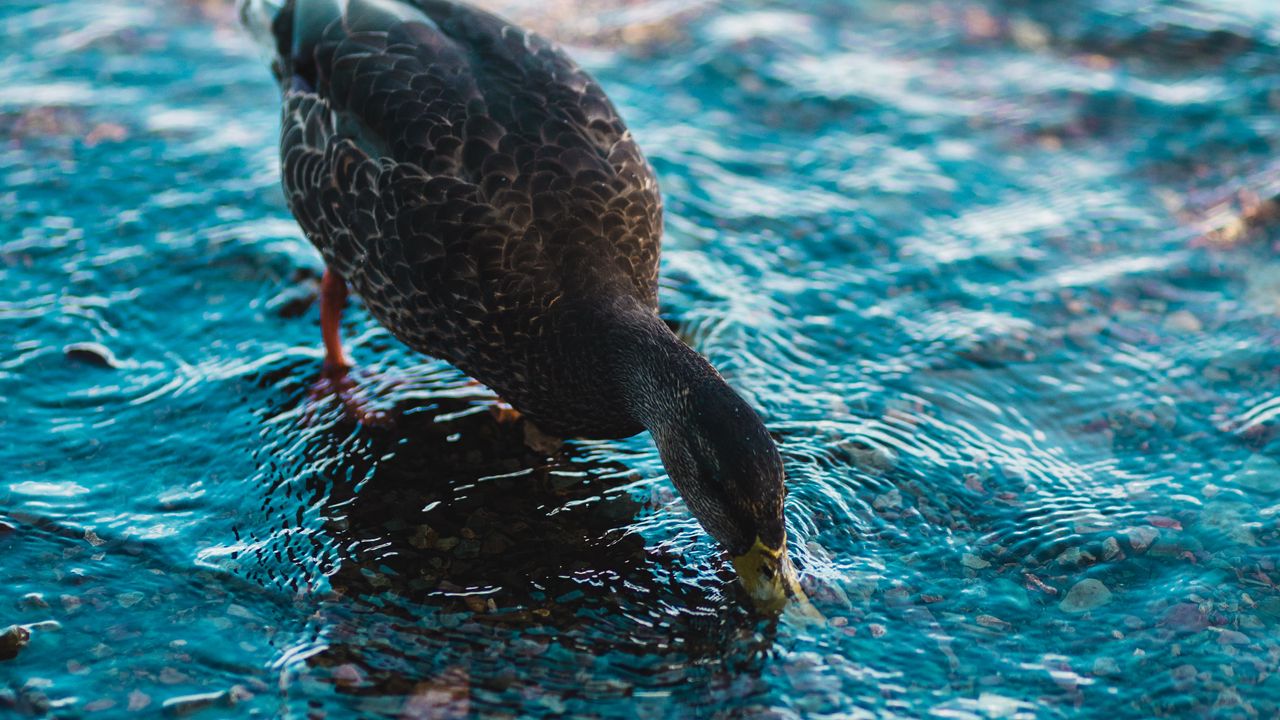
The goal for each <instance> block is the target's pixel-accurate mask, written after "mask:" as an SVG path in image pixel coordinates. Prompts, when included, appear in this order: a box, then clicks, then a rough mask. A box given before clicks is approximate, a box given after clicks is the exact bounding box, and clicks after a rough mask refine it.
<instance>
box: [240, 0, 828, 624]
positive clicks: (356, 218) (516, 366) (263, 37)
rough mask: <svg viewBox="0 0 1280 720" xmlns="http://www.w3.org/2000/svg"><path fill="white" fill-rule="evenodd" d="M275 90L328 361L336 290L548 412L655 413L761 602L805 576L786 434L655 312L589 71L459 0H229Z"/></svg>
mask: <svg viewBox="0 0 1280 720" xmlns="http://www.w3.org/2000/svg"><path fill="white" fill-rule="evenodd" d="M239 12H240V16H241V19H242V21H243V22H244V24H245V25H246V26H247V27H248V29H249V31H250V33H251V34H252V35H253V36H254V37H256V38H257V39H258V40H259V41H260V43H261V44H262V46H263V47H264V49H265V51H266V54H267V56H268V57H269V59H270V64H271V69H272V72H273V74H274V76H275V78H276V80H277V82H278V83H279V87H280V91H281V92H280V97H281V132H280V172H281V180H282V185H283V189H284V194H285V197H286V199H287V204H288V207H289V209H290V211H291V212H292V214H293V216H294V217H295V218H296V219H297V222H298V224H299V226H300V227H301V229H302V231H303V234H304V235H305V236H306V237H307V239H308V240H309V241H310V242H311V243H312V244H313V245H314V246H315V248H316V249H317V250H318V251H319V253H320V255H321V257H322V258H323V261H324V266H325V270H324V273H323V276H322V279H321V282H320V292H319V300H320V325H321V340H322V343H323V347H324V358H325V359H324V366H323V370H322V375H323V376H324V377H328V378H342V377H344V376H345V375H346V373H347V372H348V371H349V369H350V368H351V362H350V360H349V359H348V357H347V356H346V354H345V353H344V350H343V348H342V342H341V336H340V331H339V327H340V321H341V315H342V311H343V308H344V306H345V303H346V301H347V298H348V294H349V293H353V294H354V295H355V296H357V297H358V298H359V300H360V301H361V303H362V304H363V305H364V307H365V308H366V309H367V311H368V313H369V314H370V315H371V316H372V317H373V318H374V319H375V320H377V321H378V322H379V323H381V324H382V325H383V326H384V327H385V328H386V329H387V330H388V331H390V333H391V334H393V335H394V336H395V337H396V338H397V339H399V340H400V341H401V342H403V343H404V344H405V345H406V346H408V347H409V348H411V349H413V350H415V351H417V352H419V353H422V354H424V355H428V356H431V357H434V358H439V359H442V360H445V361H447V362H448V363H450V364H452V365H453V366H455V367H457V368H458V369H459V370H461V371H462V372H464V373H466V374H467V375H469V376H470V377H471V378H473V379H474V380H475V381H477V382H479V383H482V384H483V385H485V386H487V387H489V388H491V389H492V390H494V391H495V392H496V393H497V394H498V396H499V397H501V398H502V399H503V400H504V401H505V402H506V403H507V404H509V405H510V407H511V408H513V409H514V411H515V412H516V413H518V414H519V416H520V417H521V418H522V419H523V420H524V421H527V422H529V423H532V425H533V426H534V427H536V428H537V429H538V430H539V431H540V432H542V433H544V434H547V435H551V436H554V437H557V438H623V437H629V436H632V435H636V434H638V433H640V432H643V431H648V432H649V433H650V435H651V436H652V438H653V441H654V443H655V445H656V446H657V449H658V453H659V455H660V457H661V459H662V463H663V466H664V467H665V469H666V471H667V474H668V476H669V478H670V480H671V483H672V484H673V485H674V486H675V489H676V490H677V492H678V493H679V494H680V497H681V498H682V499H683V501H684V503H685V504H686V506H687V507H688V509H689V511H690V512H691V514H692V515H693V517H694V518H695V519H696V520H697V521H698V523H699V524H700V525H701V527H702V528H703V529H704V530H705V531H706V532H707V533H708V534H709V535H710V536H711V537H712V538H713V539H714V540H715V541H716V543H717V544H718V545H719V546H720V548H721V549H722V550H723V551H724V552H725V553H726V554H727V555H728V557H729V559H730V561H731V565H732V566H733V568H734V570H735V571H736V575H737V577H738V579H739V580H740V581H741V584H742V586H743V587H744V588H745V589H746V591H747V594H748V595H749V596H750V597H751V598H752V600H753V601H754V602H755V604H756V605H757V606H758V607H761V608H765V609H772V610H778V609H780V608H782V607H784V606H785V605H786V604H787V603H788V602H790V601H793V600H801V599H803V598H804V594H803V591H802V590H801V588H800V585H799V583H798V581H797V577H796V573H795V570H794V567H793V565H792V562H791V560H790V556H789V553H788V550H787V529H786V523H785V518H784V513H783V504H784V498H785V497H786V494H787V487H786V478H785V472H784V468H783V462H782V457H781V455H780V453H779V451H778V448H777V445H776V443H775V442H774V440H773V438H772V436H771V435H770V434H769V432H768V430H767V429H766V426H765V423H764V421H763V420H762V418H761V416H760V414H759V413H757V412H756V411H755V409H754V408H753V407H752V406H751V405H750V404H748V403H747V402H746V401H745V400H744V399H743V398H742V397H741V396H740V395H739V394H738V393H737V392H736V391H735V390H734V389H733V388H732V387H731V386H730V385H729V384H728V383H727V382H726V381H725V379H724V378H723V377H722V376H721V375H720V373H719V372H717V371H716V369H715V368H714V367H713V366H712V365H711V364H710V363H709V362H708V361H707V360H706V359H705V358H703V357H702V356H701V355H700V354H699V353H697V352H696V351H695V350H693V349H692V348H690V347H689V346H688V345H687V344H685V343H684V342H683V341H682V340H681V339H680V338H679V337H678V336H677V335H676V334H675V333H674V332H673V331H672V330H671V328H670V327H668V325H667V324H666V323H665V322H663V320H662V319H661V318H660V317H659V314H658V271H659V257H660V249H661V241H662V227H663V218H662V213H663V207H662V195H661V193H660V190H659V187H658V181H657V177H656V176H655V173H654V171H653V169H652V167H651V166H650V164H649V162H648V161H647V160H646V158H645V156H644V154H643V153H642V152H641V149H640V147H639V146H638V144H637V142H636V139H635V137H634V136H633V135H632V133H631V131H630V130H628V128H627V126H626V124H625V123H624V122H623V120H622V118H621V116H620V115H619V113H618V110H617V108H616V107H615V106H614V105H613V103H612V102H611V101H610V99H609V97H608V96H607V95H606V94H605V92H604V90H603V89H602V88H601V86H600V85H599V84H598V83H597V82H596V80H595V79H594V78H593V77H592V76H591V75H590V74H589V73H587V72H586V71H585V70H583V69H582V68H581V67H579V66H578V64H577V63H575V62H574V61H573V60H572V59H571V58H570V57H569V56H568V55H567V54H566V53H565V52H564V50H563V49H561V48H560V47H558V46H557V45H556V44H554V43H552V42H550V41H548V40H547V39H545V38H543V37H541V36H539V35H537V34H536V33H533V32H530V31H527V30H525V29H523V28H521V27H520V26H518V25H516V24H513V23H511V22H508V21H506V20H504V19H502V18H501V17H499V16H497V15H495V14H492V13H490V12H487V11H485V10H482V9H479V8H476V7H474V6H471V5H468V4H465V3H462V2H454V1H452V0H241V3H240V8H239Z"/></svg>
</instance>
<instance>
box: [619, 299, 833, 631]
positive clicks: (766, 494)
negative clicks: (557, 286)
mask: <svg viewBox="0 0 1280 720" xmlns="http://www.w3.org/2000/svg"><path fill="white" fill-rule="evenodd" d="M603 317H604V319H605V325H604V327H605V328H606V330H605V332H604V333H603V336H604V341H603V342H602V343H601V347H602V348H603V349H604V350H605V351H606V353H607V356H606V357H607V363H608V364H607V365H605V367H610V366H611V368H610V369H612V370H613V372H614V373H615V374H616V376H617V378H618V380H619V383H620V384H619V391H620V394H621V395H622V399H623V401H624V403H625V405H626V409H627V411H628V414H629V415H630V416H631V419H632V420H634V421H635V422H637V423H639V424H640V425H643V426H644V427H645V428H647V429H648V430H649V432H650V433H651V434H652V435H653V440H654V442H655V443H656V444H657V446H658V452H659V453H660V454H661V455H662V464H663V465H665V466H666V468H667V474H668V475H669V476H670V477H671V482H672V484H673V485H675V486H676V490H678V491H679V492H680V495H681V497H683V498H684V501H685V504H686V505H688V507H689V510H690V511H691V512H692V513H693V516H694V517H695V518H697V519H698V522H699V523H701V524H702V527H703V528H705V529H706V531H707V533H708V534H710V535H711V537H713V538H715V540H716V541H717V542H718V543H719V544H720V546H721V547H723V548H724V550H725V552H726V553H727V554H728V555H729V558H730V559H731V560H732V562H733V567H734V569H735V570H736V571H737V573H738V577H739V578H740V579H741V581H742V585H743V587H745V588H746V590H747V592H748V593H749V594H750V595H751V597H752V599H753V600H754V601H755V603H756V605H757V606H759V607H760V608H762V609H765V610H769V611H777V610H781V609H782V608H783V607H784V606H785V605H786V604H787V601H788V600H791V599H796V600H799V601H800V602H801V604H802V606H804V607H811V606H809V605H808V600H807V599H806V598H805V597H804V593H803V592H801V590H800V583H799V582H798V581H797V580H796V574H795V570H794V569H793V568H792V567H791V559H790V557H788V555H787V526H786V522H785V521H784V520H783V516H782V505H783V500H784V499H785V498H786V495H787V486H786V482H785V479H786V478H785V475H784V473H783V469H782V456H781V455H780V454H779V453H778V446H777V445H776V444H775V443H774V442H773V438H772V437H771V436H770V435H769V431H768V430H766V429H765V426H764V421H763V420H761V419H760V416H759V415H758V414H757V413H756V411H755V410H754V409H752V407H751V406H750V405H748V404H747V402H746V401H745V400H743V399H742V397H741V396H739V395H738V394H737V393H736V392H734V390H733V388H731V387H729V384H728V383H726V382H725V381H724V378H722V377H720V373H718V372H716V369H715V368H714V367H712V366H711V364H710V363H709V362H707V360H706V359H705V358H703V357H702V356H701V355H699V354H698V353H696V352H694V351H693V350H692V349H691V348H690V347H689V346H688V345H686V344H684V342H682V341H681V340H680V338H678V337H676V335H675V333H673V332H672V331H671V329H670V328H668V327H667V326H666V325H665V324H664V323H663V322H662V321H661V320H660V319H659V318H658V317H657V315H655V314H654V313H653V311H652V310H650V309H649V308H647V307H644V306H641V305H639V304H638V303H630V304H621V305H618V306H614V307H612V308H610V309H609V310H607V311H606V313H605V314H604V316H603Z"/></svg>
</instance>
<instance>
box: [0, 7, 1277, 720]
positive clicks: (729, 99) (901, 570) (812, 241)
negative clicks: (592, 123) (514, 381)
mask: <svg viewBox="0 0 1280 720" xmlns="http://www.w3.org/2000/svg"><path fill="white" fill-rule="evenodd" d="M536 5H538V4H537V3H519V4H514V3H513V4H512V5H511V6H510V9H511V11H512V13H513V14H515V15H517V16H520V17H526V18H529V19H530V21H531V22H533V23H534V24H535V25H537V26H538V27H540V28H547V29H549V30H551V31H554V32H555V33H557V35H558V36H559V37H561V38H562V39H564V40H565V41H566V42H569V43H571V45H572V48H573V53H574V54H575V56H576V57H578V58H579V59H580V60H581V61H582V62H583V63H584V64H586V65H587V66H588V67H590V68H591V69H592V70H593V71H594V72H595V73H596V74H597V76H598V77H599V79H600V80H601V82H602V84H603V85H604V86H605V87H606V89H607V90H608V91H609V92H610V94H611V95H612V97H613V98H614V100H615V101H616V103H617V104H618V105H619V107H620V108H621V110H622V112H623V115H624V116H625V117H626V118H627V120H628V121H629V122H630V124H631V126H632V128H633V129H634V131H635V133H636V135H637V136H638V137H639V139H640V141H641V144H642V145H643V147H644V148H645V149H646V151H647V153H648V154H649V157H650V158H651V160H652V161H653V163H654V165H655V167H656V169H657V171H658V174H659V176H660V178H661V181H662V184H663V189H664V192H665V194H666V198H667V207H668V225H667V237H666V248H667V250H666V254H665V256H664V261H663V262H664V277H663V306H664V312H665V314H666V315H667V317H668V318H669V319H670V320H671V322H672V323H674V324H675V325H676V326H677V327H678V328H679V329H680V331H681V332H682V333H683V334H684V335H685V336H686V337H688V338H689V339H690V341H691V342H693V343H694V344H695V345H696V347H698V348H699V349H700V350H701V351H702V352H704V353H706V354H707V355H708V356H709V357H710V358H711V359H712V361H713V362H715V363H716V364H717V365H718V366H719V367H720V368H721V369H722V370H723V372H724V374H725V375H726V377H728V378H729V379H730V381H731V382H732V383H733V384H734V385H735V386H736V387H737V388H739V389H740V390H741V391H742V392H743V393H744V394H745V395H746V396H748V397H749V399H750V400H751V401H752V402H753V403H754V404H755V405H756V406H757V407H759V408H760V409H761V411H762V413H763V414H764V416H765V418H766V420H767V422H768V424H769V426H770V429H771V430H772V431H774V432H775V434H776V435H777V437H778V438H779V441H780V445H781V449H782V452H783V455H784V457H785V460H786V465H787V470H788V475H789V481H790V486H791V494H790V497H789V498H788V503H789V504H788V520H789V522H790V526H791V532H792V545H793V547H794V553H795V555H796V561H797V564H798V566H799V567H800V572H801V576H802V580H803V583H804V585H805V587H806V589H807V590H808V592H809V594H810V596H811V597H812V598H813V600H814V603H815V605H816V606H817V607H818V608H819V609H820V610H821V611H822V612H823V613H824V614H825V615H826V616H827V618H828V621H827V622H826V623H820V624H807V623H804V622H801V621H800V620H798V619H796V618H793V617H791V616H784V617H782V618H781V619H779V620H777V621H770V620H768V619H762V618H759V617H756V616H754V615H752V614H751V613H750V612H748V611H747V610H746V609H744V604H743V601H742V600H743V599H742V596H741V594H740V591H739V590H738V588H737V586H736V584H735V583H734V580H733V576H732V573H731V571H730V570H729V568H728V567H727V563H726V562H725V560H724V558H722V557H721V556H720V554H719V552H718V551H717V549H716V548H715V546H714V545H713V543H712V542H711V541H710V540H709V539H708V538H707V537H706V536H705V534H704V533H702V532H701V531H700V529H699V528H698V526H697V524H696V523H695V521H694V520H693V519H692V518H691V516H690V515H689V513H688V511H687V510H686V509H685V507H684V506H683V505H682V503H681V502H680V501H679V499H678V497H677V496H675V494H674V491H673V490H672V488H671V485H670V484H669V482H668V481H667V479H666V478H665V476H664V474H663V470H662V467H661V464H660V462H659V460H658V457H657V453H656V451H655V450H654V448H653V446H652V444H651V442H650V441H649V439H648V438H647V437H646V436H640V437H636V438H631V439H628V440H624V441H609V442H575V443H571V444H569V445H568V447H567V448H566V449H565V451H564V452H563V453H562V454H561V455H559V456H557V457H555V458H554V459H552V460H546V459H544V458H541V457H539V456H537V455H534V454H533V453H532V452H530V451H528V450H526V449H524V447H523V444H522V442H521V436H520V431H519V430H518V428H513V427H511V426H499V425H497V424H496V423H495V422H494V421H493V420H492V418H491V416H490V414H489V413H488V412H487V411H486V407H487V406H488V404H489V403H490V402H491V401H490V400H489V399H488V398H486V397H485V392H484V391H483V389H482V388H478V387H475V386H472V385H469V384H468V383H467V379H466V378H465V377H462V376H461V375H460V374H459V373H458V372H456V371H454V370H452V369H451V368H449V367H448V366H447V365H444V364H442V363H439V362H434V361H432V360H430V359H427V358H422V357H418V356H415V355H413V354H411V353H409V352H408V351H406V350H405V349H404V348H403V347H402V346H400V345H399V344H398V343H397V342H396V341H395V340H394V339H393V338H391V337H390V335H389V334H388V333H387V332H386V331H384V330H382V329H381V328H379V327H378V326H377V325H376V324H375V323H374V322H373V321H372V320H371V319H370V318H369V317H368V315H367V314H366V313H364V312H363V310H362V309H361V308H360V307H359V305H358V304H357V305H356V306H355V307H353V308H352V310H351V311H350V312H349V313H348V315H347V320H346V332H347V333H348V336H349V337H350V338H351V340H352V344H351V349H352V354H353V355H354V358H355V360H356V361H357V362H358V363H359V364H360V365H361V366H362V368H363V370H362V375H361V377H362V378H363V382H364V384H365V388H366V392H367V395H368V396H369V398H370V402H372V403H373V404H374V405H375V406H377V407H380V408H384V409H386V410H388V411H389V412H390V413H391V414H392V416H393V417H394V418H395V424H394V426H393V427H390V428H381V429H373V428H366V427H359V426H356V425H353V424H352V423H351V422H350V421H348V420H346V419H345V417H344V415H343V413H342V412H341V410H340V409H339V408H338V407H337V406H336V405H335V404H334V403H333V402H330V401H325V400H319V399H313V398H312V397H311V396H310V386H311V384H312V382H313V381H314V379H315V378H316V376H317V373H318V371H319V368H320V357H321V355H320V349H319V332H318V328H317V309H316V307H315V305H314V303H313V296H314V290H315V280H316V277H317V273H318V272H319V270H320V265H319V262H318V259H317V257H316V255H315V253H314V252H313V251H312V250H311V248H310V247H309V246H308V245H307V243H306V242H305V241H304V240H303V239H302V237H301V235H300V233H299V231H298V229H297V227H296V226H295V224H294V222H293V221H292V219H291V218H290V216H289V214H288V211H287V210H286V209H285V206H284V201H283V198H282V196H281V193H280V191H279V189H278V183H279V180H278V173H277V167H276V165H277V158H276V151H275V142H276V132H277V114H276V113H277V110H276V107H277V96H276V90H275V88H274V86H273V84H272V82H271V79H270V76H269V74H268V72H267V70H266V69H265V67H264V65H263V64H262V62H261V60H260V59H259V57H258V56H257V54H256V51H255V50H254V48H252V47H251V46H250V44H249V43H248V41H247V40H246V39H245V38H244V37H243V35H242V34H241V32H240V30H239V29H238V28H237V27H236V26H235V24H234V18H233V13H232V11H231V8H230V7H229V5H228V4H226V3H222V2H205V3H169V2H161V1H160V0H149V1H147V2H132V1H130V2H126V1H125V0H103V1H100V2H93V3H90V2H72V1H70V0H59V1H54V2H33V1H29V0H9V2H6V3H4V4H3V6H0V467H2V468H3V469H4V471H3V473H2V474H0V570H2V571H3V573H4V583H3V585H2V586H0V587H3V590H4V593H3V597H0V627H3V626H6V625H10V624H23V625H28V626H30V627H31V640H30V644H29V645H28V646H27V647H25V648H23V649H22V650H21V652H20V653H19V654H18V656H17V657H16V658H14V659H12V660H8V661H0V716H3V717H7V716H10V715H16V716H23V715H36V716H39V715H46V714H47V715H49V716H55V717H67V718H72V717H81V716H84V717H104V718H106V717H119V716H125V715H128V714H129V713H130V710H131V709H132V710H134V711H141V712H143V713H153V712H157V711H159V710H161V709H164V708H166V707H167V710H168V712H170V713H173V714H182V713H188V712H189V713H193V714H194V716H198V717H225V716H242V715H247V714H250V713H256V714H258V715H261V716H282V717H296V718H303V717H307V718H312V717H324V716H327V717H334V718H345V717H353V716H357V715H359V716H363V717H400V716H406V717H460V716H464V715H467V714H471V715H475V716H490V715H497V716H503V715H505V716H517V715H519V716H527V717H553V716H562V715H568V716H585V717H606V718H629V717H672V718H675V717H691V716H694V717H737V716H744V715H745V716H760V717H776V718H791V717H848V716H853V717H860V716H861V717H873V716H882V717H904V718H909V717H943V718H990V717H1025V718H1031V717H1037V718H1038V717H1064V718H1074V717H1080V718H1095V717H1107V718H1116V717H1133V718H1140V717H1150V716H1178V717H1274V716H1276V715H1277V713H1280V591H1278V590H1277V586H1276V583H1277V582H1280V569H1278V568H1277V567H1276V562H1277V555H1276V550H1277V547H1280V527H1278V525H1277V516H1278V515H1280V254H1278V251H1280V229H1278V228H1280V208H1278V206H1277V202H1275V201H1272V200H1271V198H1276V197H1277V195H1278V194H1280V161H1278V160H1277V144H1278V143H1280V11H1277V10H1276V6H1275V5H1274V4H1273V3H1271V2H1268V1H1267V0H1255V1H1254V2H1252V3H1242V2H1227V1H1226V0H1222V2H1208V1H1207V0H1206V1H1202V2H1166V3H1154V2H1145V1H1144V2H1139V1H1138V0H1088V1H1085V0H1081V1H1079V2H1077V1H1074V0H1068V1H1065V2H1059V3H1052V4H1049V3H1034V2H1017V1H1014V0H1010V1H1009V2H1004V3H1000V2H967V3H931V4H926V3H900V2H863V3H843V2H832V1H830V0H825V1H824V0H816V1H815V2H810V3H780V2H779V3H769V2H744V3H728V2H726V3H716V4H702V5H693V6H688V5H684V6H673V5H671V4H669V3H666V4H664V3H650V4H647V5H646V4H636V3H614V4H613V5H612V6H607V5H606V6H601V7H595V6H594V5H593V6H592V7H590V8H589V9H587V10H584V11H574V10H573V9H572V8H568V7H566V5H567V3H550V4H549V5H548V6H547V9H545V10H540V9H539V8H537V7H535V6H536ZM677 11H678V12H677ZM673 12H676V14H674V15H673V14H672V13H673ZM548 13H560V14H559V15H551V16H548Z"/></svg>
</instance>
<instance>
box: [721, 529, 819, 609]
mask: <svg viewBox="0 0 1280 720" xmlns="http://www.w3.org/2000/svg"><path fill="white" fill-rule="evenodd" d="M733 568H734V569H735V570H737V571H738V579H740V580H741V581H742V586H743V587H745V588H746V589H747V593H748V594H749V595H751V599H752V600H754V601H755V603H756V606H757V607H759V608H760V609H761V610H764V611H765V612H771V613H776V612H779V611H781V610H782V609H783V608H784V607H786V605H787V602H788V601H792V600H794V601H798V602H799V603H800V604H801V605H802V607H808V608H812V607H813V606H812V605H810V604H809V599H808V598H807V597H805V595H804V591H803V590H801V589H800V581H799V580H798V579H797V578H796V571H795V569H794V568H792V567H791V558H790V557H788V556H787V542H786V540H783V541H782V546H781V547H777V548H771V547H769V546H768V545H765V544H764V542H763V541H762V540H760V538H756V544H755V545H752V546H751V549H750V550H748V551H747V552H746V553H745V554H742V555H738V556H737V557H735V558H733Z"/></svg>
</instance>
